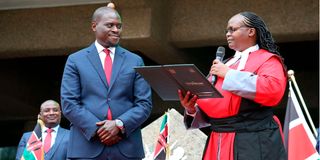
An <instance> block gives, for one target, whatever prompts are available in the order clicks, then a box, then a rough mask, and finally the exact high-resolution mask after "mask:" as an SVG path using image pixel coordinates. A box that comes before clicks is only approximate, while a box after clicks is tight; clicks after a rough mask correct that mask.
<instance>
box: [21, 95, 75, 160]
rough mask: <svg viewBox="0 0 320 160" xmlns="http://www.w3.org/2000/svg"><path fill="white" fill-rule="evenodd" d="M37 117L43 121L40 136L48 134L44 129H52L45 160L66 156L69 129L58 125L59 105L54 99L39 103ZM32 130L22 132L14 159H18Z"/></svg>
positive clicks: (64, 157) (59, 117) (54, 159)
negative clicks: (43, 125)
mask: <svg viewBox="0 0 320 160" xmlns="http://www.w3.org/2000/svg"><path fill="white" fill-rule="evenodd" d="M39 118H40V119H41V120H42V121H43V122H44V124H45V127H44V128H42V138H43V143H44V139H46V136H47V135H48V134H47V133H46V130H47V129H48V128H50V129H52V132H51V135H52V136H51V145H50V149H49V150H48V151H47V152H45V155H44V159H45V160H57V159H61V160H62V159H63V160H65V159H66V158H67V147H68V141H69V130H66V129H64V128H62V127H60V125H59V124H60V120H61V110H60V105H59V103H57V102H56V101H53V100H47V101H45V102H43V103H42V104H41V107H40V113H39ZM31 133H32V132H26V133H24V134H23V136H22V138H21V140H20V142H19V145H18V150H17V154H16V160H20V159H21V157H22V154H23V151H24V149H25V147H26V145H27V142H28V140H29V138H30V135H31Z"/></svg>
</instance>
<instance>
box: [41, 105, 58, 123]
mask: <svg viewBox="0 0 320 160" xmlns="http://www.w3.org/2000/svg"><path fill="white" fill-rule="evenodd" d="M40 118H41V119H42V121H43V122H44V124H45V126H46V127H48V128H52V127H55V126H57V125H58V124H59V123H60V120H61V110H60V107H59V106H58V105H57V104H55V103H54V102H47V103H44V104H43V105H42V106H41V109H40Z"/></svg>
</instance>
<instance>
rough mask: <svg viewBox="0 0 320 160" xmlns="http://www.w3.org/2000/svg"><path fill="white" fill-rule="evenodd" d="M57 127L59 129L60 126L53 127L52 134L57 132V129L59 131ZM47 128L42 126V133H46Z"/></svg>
mask: <svg viewBox="0 0 320 160" xmlns="http://www.w3.org/2000/svg"><path fill="white" fill-rule="evenodd" d="M59 127H60V125H57V126H55V127H53V128H51V129H53V130H54V132H56V133H57V132H58V129H59ZM47 129H48V128H47V127H46V126H44V127H43V128H42V132H46V130H47Z"/></svg>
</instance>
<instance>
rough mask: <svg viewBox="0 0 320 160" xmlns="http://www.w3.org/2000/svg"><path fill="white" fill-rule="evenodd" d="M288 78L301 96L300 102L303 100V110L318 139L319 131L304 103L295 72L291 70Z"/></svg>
mask: <svg viewBox="0 0 320 160" xmlns="http://www.w3.org/2000/svg"><path fill="white" fill-rule="evenodd" d="M288 76H289V80H291V81H292V83H293V85H294V87H295V88H296V90H297V93H298V96H299V98H300V100H301V103H302V107H303V109H304V111H305V113H306V115H307V119H308V121H309V122H310V126H311V128H312V131H313V135H314V136H315V137H316V138H317V137H318V133H317V130H316V128H315V126H314V124H313V122H312V119H311V117H310V114H309V111H308V109H307V106H306V103H305V102H304V100H303V97H302V95H301V93H300V89H299V87H298V84H297V82H296V79H295V78H294V71H293V70H289V71H288Z"/></svg>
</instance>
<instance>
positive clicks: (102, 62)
mask: <svg viewBox="0 0 320 160" xmlns="http://www.w3.org/2000/svg"><path fill="white" fill-rule="evenodd" d="M94 44H95V46H96V48H97V51H98V54H99V57H100V60H101V64H102V67H103V68H104V60H105V59H106V54H105V53H104V52H103V50H104V49H106V48H104V47H103V46H102V45H101V44H99V43H98V41H97V40H96V41H95V42H94ZM107 49H109V50H110V57H111V61H112V63H113V59H114V54H115V51H116V48H115V47H109V48H107Z"/></svg>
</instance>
